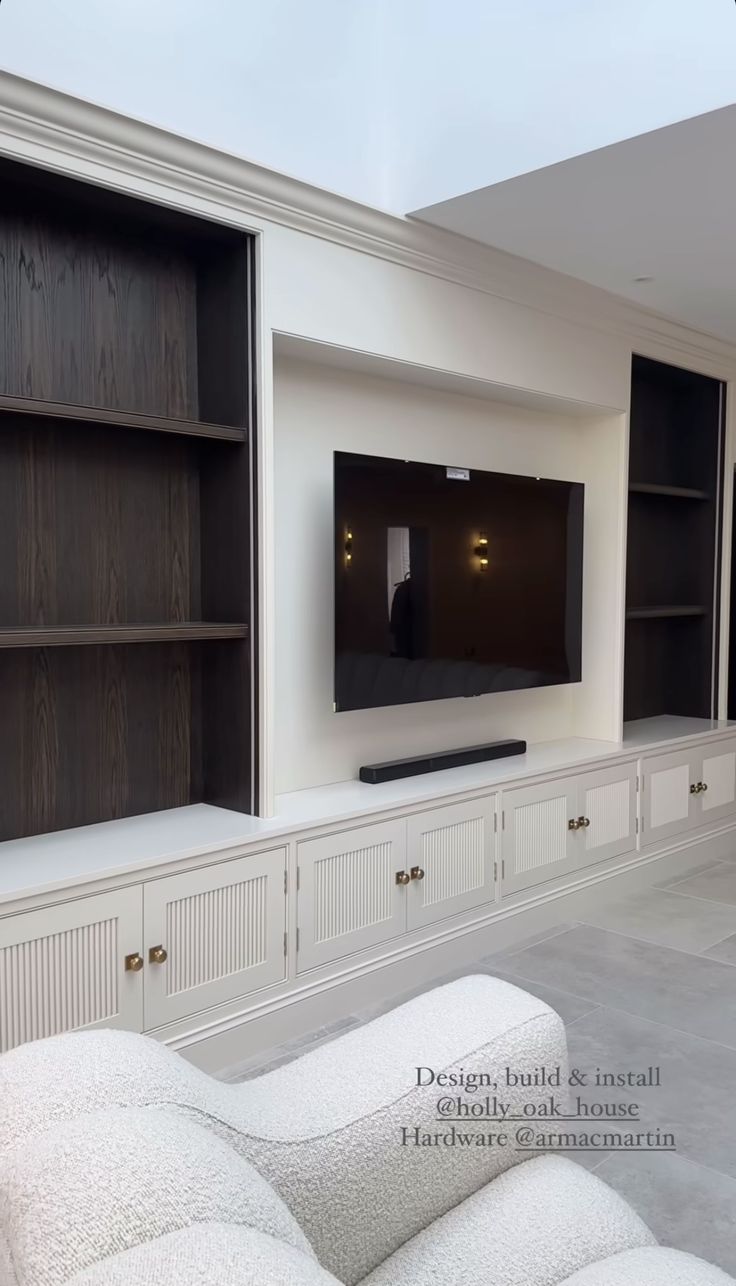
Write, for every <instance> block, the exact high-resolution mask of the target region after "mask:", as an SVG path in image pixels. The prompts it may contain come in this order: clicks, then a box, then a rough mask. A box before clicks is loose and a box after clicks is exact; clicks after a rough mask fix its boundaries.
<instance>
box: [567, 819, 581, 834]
mask: <svg viewBox="0 0 736 1286" xmlns="http://www.w3.org/2000/svg"><path fill="white" fill-rule="evenodd" d="M567 829H568V830H569V831H579V830H580V818H579V817H571V818H570V820H569V822H568V823H567Z"/></svg>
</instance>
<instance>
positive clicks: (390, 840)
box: [297, 820, 407, 971]
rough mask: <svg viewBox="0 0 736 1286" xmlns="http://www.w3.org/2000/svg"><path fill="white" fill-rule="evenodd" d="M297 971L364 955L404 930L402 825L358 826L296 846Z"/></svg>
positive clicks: (403, 834) (404, 858) (401, 822)
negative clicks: (354, 954) (398, 875)
mask: <svg viewBox="0 0 736 1286" xmlns="http://www.w3.org/2000/svg"><path fill="white" fill-rule="evenodd" d="M298 862H299V891H298V894H297V906H298V912H297V914H298V924H299V951H298V966H297V967H298V969H299V970H300V971H302V970H304V969H314V968H316V967H317V966H318V965H323V964H327V963H328V962H329V961H330V960H338V959H339V958H340V957H341V956H345V955H349V954H351V953H352V952H354V951H364V950H366V948H368V947H373V946H377V945H378V944H379V943H381V942H385V941H387V940H388V939H389V938H395V937H396V936H397V934H399V933H403V932H404V930H405V928H406V894H407V889H406V887H404V886H402V885H399V884H397V883H396V873H397V871H405V870H406V869H407V850H406V822H405V821H404V820H400V821H396V822H383V823H379V824H376V825H369V826H360V827H357V828H356V829H355V830H352V831H341V832H339V834H337V835H325V836H323V837H322V838H320V839H312V840H306V841H305V842H304V843H303V844H300V845H299V854H298Z"/></svg>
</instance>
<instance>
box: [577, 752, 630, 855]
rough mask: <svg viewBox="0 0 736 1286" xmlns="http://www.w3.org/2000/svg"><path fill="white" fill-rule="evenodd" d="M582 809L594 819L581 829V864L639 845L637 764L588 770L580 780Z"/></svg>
mask: <svg viewBox="0 0 736 1286" xmlns="http://www.w3.org/2000/svg"><path fill="white" fill-rule="evenodd" d="M579 801H580V813H581V814H582V816H583V817H585V818H587V819H588V821H589V822H590V825H589V826H585V827H583V829H582V830H581V831H579V832H578V833H577V837H578V838H579V839H580V841H581V843H580V863H579V865H580V866H581V867H584V866H589V865H591V864H592V863H593V862H603V861H605V859H606V858H608V857H618V856H619V855H620V854H622V853H629V852H631V851H632V850H633V849H635V848H636V765H635V764H622V765H621V766H620V767H616V768H601V769H599V770H598V771H597V772H592V773H586V774H585V776H583V777H581V779H580V784H579Z"/></svg>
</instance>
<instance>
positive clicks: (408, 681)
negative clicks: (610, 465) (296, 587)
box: [335, 451, 584, 711]
mask: <svg viewBox="0 0 736 1286" xmlns="http://www.w3.org/2000/svg"><path fill="white" fill-rule="evenodd" d="M583 500H584V487H583V484H582V483H579V482H560V481H557V480H552V479H549V478H533V477H522V476H520V475H516V474H509V473H490V472H485V471H482V470H480V469H466V468H463V467H461V466H446V465H438V464H416V463H414V461H410V460H392V459H387V458H384V457H379V456H369V455H357V454H353V453H352V452H347V451H336V452H335V709H336V710H340V711H342V710H362V709H367V708H370V707H374V706H390V705H403V704H406V703H408V702H414V701H436V700H440V699H441V698H445V697H477V696H481V695H483V694H484V693H489V692H507V691H510V690H513V689H517V688H534V687H542V686H549V685H553V684H561V683H576V682H578V681H579V680H580V677H581V636H582V579H583Z"/></svg>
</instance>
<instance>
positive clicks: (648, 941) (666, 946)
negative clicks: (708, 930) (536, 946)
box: [519, 898, 736, 986]
mask: <svg viewBox="0 0 736 1286" xmlns="http://www.w3.org/2000/svg"><path fill="white" fill-rule="evenodd" d="M692 900H693V901H695V898H693V899H692ZM733 910H734V911H736V907H733ZM580 924H581V925H582V926H584V927H585V928H586V929H598V931H599V933H613V934H614V935H615V936H616V937H617V938H628V940H629V941H630V942H641V943H642V944H643V945H644V946H646V947H659V948H660V949H661V950H662V951H675V952H677V954H678V955H680V956H690V957H691V958H695V959H696V960H698V959H700V958H704V959H707V960H709V961H710V962H711V964H728V961H727V960H716V959H714V958H713V957H712V956H706V957H703V951H710V949H711V947H717V946H718V943H717V942H712V943H711V944H710V946H707V947H703V949H702V951H688V949H687V947H673V946H671V945H670V943H668V942H657V941H656V939H655V938H640V937H638V936H637V935H636V934H635V933H625V932H624V930H623V929H611V928H609V926H608V925H603V924H593V922H592V921H591V920H581V921H580ZM734 936H736V934H733V933H729V934H727V935H726V938H732V937H734ZM726 938H721V939H720V941H721V942H725V941H726ZM527 949H528V950H529V951H532V950H533V947H528V948H527ZM519 954H521V953H519ZM540 985H541V984H540ZM552 985H553V984H551V983H550V986H552Z"/></svg>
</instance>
